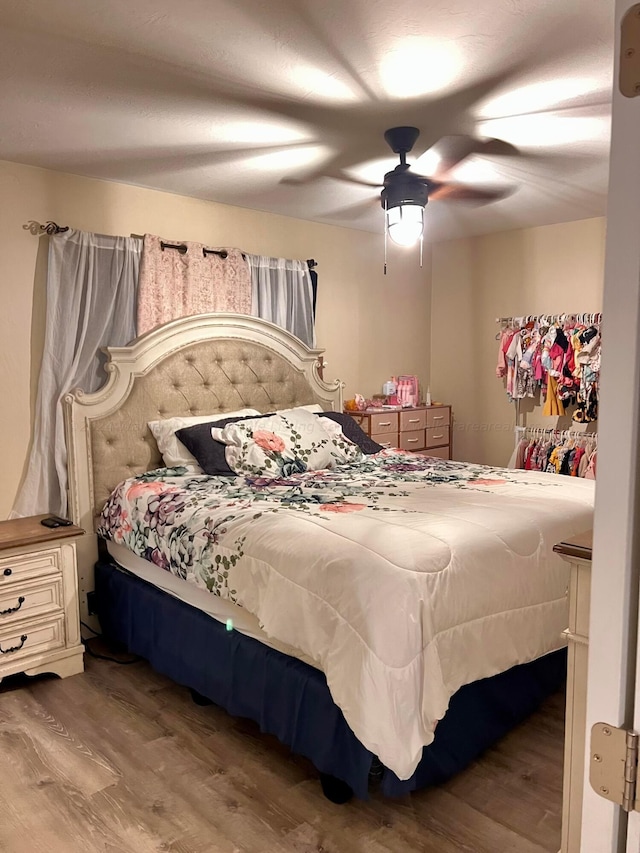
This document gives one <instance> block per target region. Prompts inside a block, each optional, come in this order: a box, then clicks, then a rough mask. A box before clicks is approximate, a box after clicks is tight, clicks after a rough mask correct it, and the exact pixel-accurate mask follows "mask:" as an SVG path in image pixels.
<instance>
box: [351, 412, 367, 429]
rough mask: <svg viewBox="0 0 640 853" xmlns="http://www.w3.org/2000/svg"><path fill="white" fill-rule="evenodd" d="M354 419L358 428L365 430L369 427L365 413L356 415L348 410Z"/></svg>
mask: <svg viewBox="0 0 640 853" xmlns="http://www.w3.org/2000/svg"><path fill="white" fill-rule="evenodd" d="M349 414H350V415H351V417H352V418H353V419H354V421H355V422H356V423H357V424H358V426H359V427H360V429H362V430H364V431H365V432H367V430H368V429H369V418H368V417H367V416H366V415H356V414H354V413H353V412H349Z"/></svg>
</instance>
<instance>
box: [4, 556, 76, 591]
mask: <svg viewBox="0 0 640 853" xmlns="http://www.w3.org/2000/svg"><path fill="white" fill-rule="evenodd" d="M60 571H61V568H60V549H59V548H52V549H51V550H50V551H38V552H37V553H35V554H19V555H18V556H16V557H3V558H2V559H1V560H0V591H2V589H3V586H4V584H9V583H13V582H14V581H23V580H30V579H31V578H37V577H41V576H42V575H51V574H57V573H59V572H60Z"/></svg>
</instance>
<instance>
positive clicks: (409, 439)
mask: <svg viewBox="0 0 640 853" xmlns="http://www.w3.org/2000/svg"><path fill="white" fill-rule="evenodd" d="M417 441H418V439H417V438H408V439H407V444H415V443H416V442H417Z"/></svg>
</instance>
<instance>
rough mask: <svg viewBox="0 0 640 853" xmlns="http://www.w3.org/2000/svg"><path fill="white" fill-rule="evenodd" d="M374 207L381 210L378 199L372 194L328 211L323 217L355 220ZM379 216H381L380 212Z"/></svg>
mask: <svg viewBox="0 0 640 853" xmlns="http://www.w3.org/2000/svg"><path fill="white" fill-rule="evenodd" d="M376 208H378V209H379V210H381V208H380V199H379V198H378V197H377V196H374V197H373V198H368V199H365V200H364V201H359V202H358V203H357V204H351V205H349V206H348V207H343V208H340V209H339V210H332V211H329V213H326V214H325V218H326V219H330V220H335V221H338V222H355V221H356V220H357V219H360V218H361V217H362V216H365V215H366V214H368V213H371V211H372V210H375V209H376ZM380 216H382V213H381V214H380Z"/></svg>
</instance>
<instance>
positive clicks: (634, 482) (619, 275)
mask: <svg viewBox="0 0 640 853" xmlns="http://www.w3.org/2000/svg"><path fill="white" fill-rule="evenodd" d="M615 6H616V58H615V69H614V94H613V126H612V149H611V169H610V182H609V204H608V213H607V246H606V265H605V288H604V300H603V311H602V313H603V338H604V341H605V343H604V346H603V348H602V374H601V376H602V388H601V390H602V395H601V407H600V416H599V420H598V433H599V437H600V438H599V450H598V466H597V486H596V514H595V528H594V553H593V557H594V559H593V574H592V597H591V624H590V637H589V682H588V698H587V732H588V734H587V751H586V756H587V759H586V761H585V765H586V768H587V770H586V775H587V778H586V780H585V793H584V808H583V821H582V845H581V853H621V851H625V850H628V851H629V853H631V851H633V853H638V851H640V827H639V826H638V818H639V817H640V816H639V815H636V814H633V815H631V816H630V817H629V821H628V826H627V816H626V815H625V814H624V813H623V812H622V810H621V809H620V808H619V807H618V806H615V805H613V804H612V803H609V802H608V801H607V800H605V799H602V798H601V797H599V796H598V795H596V793H595V792H594V791H593V790H592V789H591V787H590V785H589V782H588V770H589V763H590V753H589V745H588V744H589V732H590V731H591V726H592V725H593V724H594V723H596V722H606V723H611V724H613V725H615V726H635V728H636V729H637V730H638V731H640V696H638V698H637V701H636V690H637V688H636V684H637V683H638V684H640V682H636V677H635V676H636V667H637V661H638V636H637V622H638V558H639V554H640V548H639V545H640V542H639V541H638V540H640V501H639V500H638V492H639V489H640V476H639V473H638V437H639V434H638V413H639V408H640V407H639V400H640V96H638V97H633V98H627V97H624V96H623V95H622V94H621V93H620V89H619V85H618V80H619V69H620V33H621V24H622V19H623V17H624V16H625V15H626V14H627V12H628V11H629V10H630V9H632V8H633V9H634V12H633V14H636V15H637V14H638V11H639V10H640V4H636V6H637V8H636V7H634V6H633V4H632V3H631V2H630V0H616V3H615ZM636 52H637V55H638V56H640V48H638V49H637V51H636ZM623 61H625V60H624V59H623ZM637 83H638V85H639V87H640V75H639V76H638V79H637ZM634 539H635V540H636V541H634ZM634 715H635V717H634ZM627 835H628V845H629V846H628V847H627Z"/></svg>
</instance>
